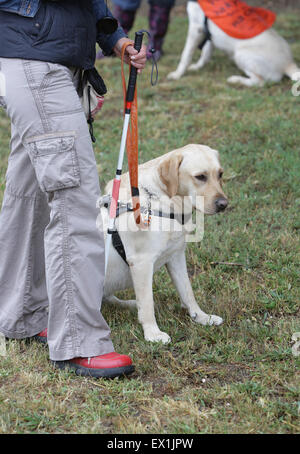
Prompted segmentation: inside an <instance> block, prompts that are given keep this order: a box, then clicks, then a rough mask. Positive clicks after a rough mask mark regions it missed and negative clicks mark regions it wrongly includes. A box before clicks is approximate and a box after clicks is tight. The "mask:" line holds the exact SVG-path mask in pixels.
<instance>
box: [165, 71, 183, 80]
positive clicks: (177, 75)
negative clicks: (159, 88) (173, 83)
mask: <svg viewBox="0 0 300 454" xmlns="http://www.w3.org/2000/svg"><path fill="white" fill-rule="evenodd" d="M181 76H182V74H181V73H179V72H177V71H173V72H171V73H169V74H168V75H167V79H169V80H178V79H180V77H181Z"/></svg>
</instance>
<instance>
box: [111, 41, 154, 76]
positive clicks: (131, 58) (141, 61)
mask: <svg viewBox="0 0 300 454" xmlns="http://www.w3.org/2000/svg"><path fill="white" fill-rule="evenodd" d="M124 43H131V46H128V47H126V51H125V54H124V61H125V62H126V63H127V64H129V63H131V64H132V66H134V67H135V68H137V70H138V73H140V72H141V71H142V70H143V69H144V68H145V66H146V61H147V58H146V46H144V45H143V46H142V47H141V50H140V51H139V52H138V51H137V50H136V49H135V48H134V47H133V46H134V42H133V41H132V40H131V39H128V38H121V39H119V41H117V42H116V44H115V47H114V49H113V50H114V52H115V54H116V55H117V56H118V57H120V56H121V52H122V47H123V44H124Z"/></svg>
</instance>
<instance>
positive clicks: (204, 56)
mask: <svg viewBox="0 0 300 454" xmlns="http://www.w3.org/2000/svg"><path fill="white" fill-rule="evenodd" d="M212 54H213V44H212V42H211V40H208V41H207V42H206V43H205V45H204V46H203V49H202V52H201V57H200V58H199V60H198V61H197V63H194V64H193V65H190V66H189V68H188V69H189V70H191V71H197V70H198V69H201V68H203V66H205V65H206V63H208V62H209V60H210V59H211V57H212Z"/></svg>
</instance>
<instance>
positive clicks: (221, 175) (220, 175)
mask: <svg viewBox="0 0 300 454" xmlns="http://www.w3.org/2000/svg"><path fill="white" fill-rule="evenodd" d="M222 177H223V172H222V171H221V172H220V173H219V178H220V179H221V178H222Z"/></svg>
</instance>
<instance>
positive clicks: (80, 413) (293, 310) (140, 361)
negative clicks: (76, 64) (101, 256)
mask: <svg viewBox="0 0 300 454" xmlns="http://www.w3.org/2000/svg"><path fill="white" fill-rule="evenodd" d="M276 3H277V2H276ZM179 7H180V5H179ZM299 22H300V15H299V10H296V9H283V10H281V11H280V12H279V15H278V20H277V23H276V29H277V30H278V31H279V32H280V33H281V34H282V35H283V36H284V37H285V38H286V39H288V41H289V42H290V44H291V47H292V51H293V54H294V56H295V59H296V61H297V62H298V63H299V64H300V27H299ZM142 27H143V28H145V27H147V21H146V18H145V17H143V16H141V17H139V18H138V21H137V23H136V29H139V28H142ZM186 30H187V19H186V16H185V14H184V10H178V14H177V12H176V11H175V12H174V14H173V16H172V22H171V25H170V29H169V33H168V36H167V40H166V43H165V56H164V58H163V59H162V60H161V62H160V64H159V85H158V86H157V87H155V88H152V87H151V86H150V67H148V69H147V70H146V71H145V72H144V74H143V75H142V76H141V77H139V81H138V85H139V88H138V92H139V132H140V161H141V162H144V161H147V160H148V159H150V158H153V157H156V156H159V155H161V154H163V153H165V152H167V151H169V150H172V149H174V148H178V147H180V146H183V145H185V144H187V143H203V144H207V145H209V146H211V147H214V148H217V149H218V150H219V151H220V156H221V161H222V165H223V167H224V169H225V174H224V176H225V178H224V179H225V192H226V194H227V195H228V197H229V200H230V207H229V208H228V210H227V211H226V213H224V214H222V215H218V216H213V217H209V218H206V221H205V235H204V239H203V241H202V242H201V243H199V244H192V245H190V246H189V247H188V250H187V259H188V268H189V274H190V279H191V282H192V286H193V289H194V292H195V295H196V298H197V300H198V301H199V303H200V305H201V306H202V308H203V309H204V310H206V311H207V312H210V313H215V314H218V315H220V316H222V317H223V318H224V324H223V325H222V326H218V327H203V326H199V325H196V324H195V323H193V322H192V321H191V320H190V318H189V317H188V315H187V314H186V313H185V312H184V310H183V309H181V307H180V302H179V299H178V295H177V293H176V291H175V289H174V288H173V286H172V285H171V282H170V279H169V277H168V275H167V273H166V271H165V270H162V271H161V272H159V273H157V274H156V276H155V280H154V297H155V301H156V317H157V320H158V324H159V326H160V328H161V329H162V330H163V331H166V332H168V333H169V334H170V335H171V337H172V343H171V344H170V345H161V344H150V343H147V342H145V340H144V338H143V333H142V329H141V326H140V325H139V323H138V322H137V315H136V313H134V312H130V311H127V310H124V309H121V308H120V309H119V308H115V309H112V308H111V307H107V306H104V307H103V314H104V316H105V318H106V319H107V321H108V323H109V325H110V327H111V329H112V338H113V341H114V344H115V348H116V350H117V351H119V352H122V353H128V354H130V355H131V356H132V358H133V360H134V364H135V367H136V371H135V373H134V375H133V376H132V377H131V378H130V379H117V380H113V381H104V380H98V381H97V380H93V379H84V378H78V377H76V376H74V375H73V373H70V372H60V371H56V370H54V369H53V368H52V366H51V364H50V363H49V360H48V353H47V349H46V348H44V347H43V346H40V345H37V344H34V343H31V344H27V343H25V341H10V342H8V343H7V356H6V357H2V358H0V433H33V432H34V433H74V432H76V433H152V434H154V433H165V434H166V433H185V434H186V433H296V432H299V430H300V426H299V419H298V418H299V407H300V402H299V401H300V398H299V373H298V372H297V365H298V366H299V358H298V359H297V358H296V356H294V355H293V353H292V346H293V341H292V335H293V334H294V333H297V332H300V323H299V274H298V273H299V262H300V257H299V249H297V244H298V240H299V236H298V235H299V228H300V219H299V205H300V192H299V173H300V162H299V139H300V132H299V103H300V97H294V96H292V93H291V87H292V82H291V81H290V80H288V79H284V80H283V81H282V82H281V83H279V84H275V85H267V86H266V87H264V88H254V89H253V88H252V89H246V88H235V87H231V86H228V85H227V83H226V78H227V77H228V76H230V75H232V74H234V73H237V72H238V70H237V69H236V68H235V67H234V65H233V64H232V63H231V62H229V61H228V59H227V58H226V57H225V56H223V55H222V54H221V53H216V55H215V57H214V58H213V60H212V61H211V62H210V63H209V64H208V66H207V67H206V68H205V69H203V70H202V72H199V73H191V74H187V75H186V76H184V77H183V78H182V79H181V80H180V81H178V82H169V81H167V79H166V75H167V73H168V72H169V71H171V70H174V69H175V68H176V65H177V63H178V60H179V55H180V52H181V50H182V47H183V44H184V40H185V35H186ZM99 69H100V71H101V73H102V76H103V77H104V79H105V80H106V82H107V85H108V89H109V92H108V95H107V96H106V101H105V105H104V107H103V111H102V113H101V115H100V117H99V118H98V120H97V121H96V126H95V129H96V136H97V144H96V146H95V153H96V157H97V162H98V166H99V174H100V181H101V186H102V187H104V183H105V182H107V181H108V180H109V179H110V178H112V177H113V175H114V170H115V166H116V162H117V154H118V148H119V142H120V134H121V128H122V114H121V109H122V94H121V80H120V62H119V60H117V59H115V58H111V59H106V60H103V61H101V63H100V64H99ZM8 149H9V122H8V120H7V118H6V117H5V115H4V113H2V114H1V115H0V201H1V199H2V196H3V191H4V186H5V169H6V164H7V158H8ZM222 262H228V263H229V264H227V265H226V264H223V263H222ZM122 296H130V297H132V296H133V293H132V291H128V292H125V295H124V293H123V295H122Z"/></svg>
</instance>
